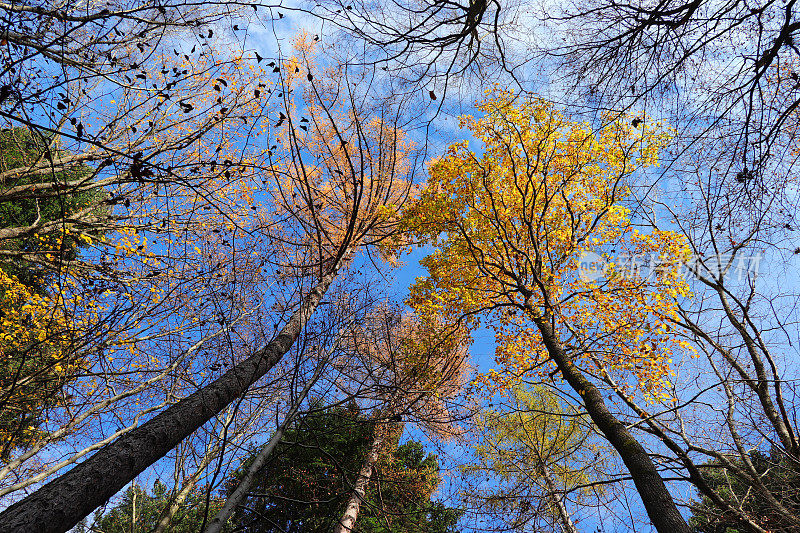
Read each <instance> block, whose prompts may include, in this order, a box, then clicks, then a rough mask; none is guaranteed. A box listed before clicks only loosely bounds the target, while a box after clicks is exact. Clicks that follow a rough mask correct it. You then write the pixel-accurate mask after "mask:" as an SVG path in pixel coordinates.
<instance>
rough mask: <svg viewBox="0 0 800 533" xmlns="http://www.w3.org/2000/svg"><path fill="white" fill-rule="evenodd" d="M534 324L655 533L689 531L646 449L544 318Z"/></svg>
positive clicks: (686, 532)
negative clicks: (630, 484)
mask: <svg viewBox="0 0 800 533" xmlns="http://www.w3.org/2000/svg"><path fill="white" fill-rule="evenodd" d="M534 321H535V323H536V326H537V327H538V329H539V331H540V333H541V335H542V341H543V342H544V345H545V347H546V348H547V353H548V354H549V355H550V357H551V358H552V359H553V361H554V362H555V364H556V365H557V366H558V369H559V371H560V372H561V375H562V376H564V379H565V380H566V381H567V383H568V384H569V385H570V386H571V387H572V388H573V389H574V390H575V392H577V393H578V394H579V395H580V397H581V398H582V399H583V404H584V407H586V411H587V412H588V413H589V416H590V417H591V418H592V421H593V422H594V423H595V425H596V426H597V427H598V429H600V431H601V432H602V433H603V435H604V436H605V437H606V439H608V442H609V443H611V445H612V446H613V447H614V449H615V450H617V453H619V455H620V457H621V458H622V461H623V462H624V463H625V466H626V467H627V468H628V472H629V473H630V475H631V478H633V483H634V485H636V490H637V491H638V492H639V496H640V497H641V498H642V503H644V507H645V510H646V511H647V516H648V517H649V518H650V521H651V522H652V524H653V526H654V527H655V528H656V531H658V532H659V533H689V525H688V524H687V523H686V520H684V519H683V516H681V513H680V512H679V511H678V507H677V506H676V505H675V501H674V500H673V499H672V495H671V494H670V493H669V490H667V486H666V485H665V484H664V480H663V479H661V476H660V475H659V473H658V470H657V469H656V466H655V464H654V463H653V460H652V459H651V458H650V455H649V454H648V453H647V450H645V449H644V447H643V446H642V445H641V444H640V443H639V441H637V440H636V438H635V437H634V436H633V435H632V434H631V433H630V431H628V429H627V428H626V427H625V424H623V423H622V422H620V420H619V419H618V418H616V417H615V416H614V415H613V414H612V413H611V411H609V410H608V407H607V406H606V404H605V402H604V401H603V395H602V393H601V392H600V390H598V388H597V387H595V386H594V384H593V383H592V382H591V381H589V380H588V379H587V378H586V377H585V376H584V375H583V374H582V373H581V371H580V370H579V369H578V368H577V367H576V366H575V364H574V363H573V362H572V360H571V359H570V357H569V356H568V355H567V353H566V352H565V351H564V348H563V346H562V345H561V341H560V340H559V339H558V338H557V336H556V334H555V331H554V330H553V327H552V326H551V325H550V323H549V322H548V321H547V320H546V319H544V318H537V319H535V320H534Z"/></svg>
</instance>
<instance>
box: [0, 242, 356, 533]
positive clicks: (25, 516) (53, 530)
mask: <svg viewBox="0 0 800 533" xmlns="http://www.w3.org/2000/svg"><path fill="white" fill-rule="evenodd" d="M348 256H349V253H347V252H346V253H344V254H342V256H341V257H340V258H339V259H338V261H337V262H336V264H335V265H334V268H332V269H331V271H330V272H329V273H328V274H327V275H325V276H324V277H323V278H322V279H321V280H320V281H319V282H318V283H317V285H316V286H315V287H314V289H313V290H312V291H311V292H310V294H308V296H307V297H306V298H305V299H304V301H303V302H302V304H301V305H300V308H299V309H298V310H297V311H295V313H294V314H293V315H292V316H291V318H290V319H289V322H288V323H287V324H286V325H285V326H284V327H283V328H282V329H281V331H280V332H279V334H278V335H277V336H276V337H275V338H274V339H272V340H271V341H270V342H269V343H268V344H267V345H266V346H264V347H263V348H261V349H259V350H258V351H256V352H255V353H254V354H253V355H251V356H250V357H248V358H247V359H245V360H244V361H242V362H241V363H239V364H238V365H236V366H235V367H233V368H231V369H230V370H229V371H228V372H226V373H225V374H223V375H222V376H221V377H220V378H219V379H217V380H216V381H214V382H212V383H210V384H208V385H206V386H205V387H203V388H202V389H200V390H198V391H197V392H195V393H194V394H192V395H190V396H187V397H186V398H184V399H183V400H181V401H179V402H178V403H176V404H175V405H173V406H171V407H169V408H168V409H166V410H164V411H163V412H161V413H159V414H158V415H157V416H155V417H153V418H152V419H151V420H149V421H148V422H146V423H145V424H143V425H142V426H141V427H139V428H138V429H135V430H133V431H131V432H130V433H127V434H126V435H125V436H123V437H121V438H120V439H118V440H116V441H114V442H113V443H111V444H109V445H107V446H106V447H104V448H102V449H101V450H99V451H98V452H97V453H96V454H94V455H93V456H92V457H91V458H90V459H88V460H86V461H84V462H83V463H81V464H80V465H78V466H76V467H75V468H73V469H72V470H70V471H69V472H67V473H65V474H63V475H62V476H60V477H58V478H56V479H54V480H53V481H51V482H50V483H47V484H46V485H44V486H43V487H41V488H40V489H39V490H37V491H36V492H34V493H33V494H31V495H29V496H28V497H26V498H24V499H23V500H21V501H19V502H17V503H15V504H14V505H12V506H10V507H9V508H8V509H6V510H5V511H3V512H2V513H0V531H1V532H8V533H64V532H66V531H68V530H70V529H71V528H72V527H73V526H75V525H76V524H77V523H78V522H79V521H80V520H81V519H82V518H84V517H86V516H88V515H89V513H91V512H92V511H93V510H95V509H96V508H97V507H99V506H100V505H102V504H103V503H105V502H106V501H108V499H109V498H111V497H112V496H113V495H114V494H116V493H117V492H118V491H119V490H120V489H122V488H123V487H124V486H125V485H126V484H128V483H129V482H130V481H131V480H132V479H133V478H134V477H136V476H137V475H138V474H140V473H141V472H143V471H144V470H145V469H146V468H148V467H149V466H150V465H152V464H153V463H155V462H156V461H158V460H159V459H161V458H162V457H164V456H165V455H166V454H167V453H168V452H169V451H170V450H171V449H172V448H174V447H175V446H177V445H178V443H180V442H181V441H182V440H183V439H185V438H186V437H187V436H189V435H190V434H192V433H193V432H194V431H196V430H197V429H198V428H199V427H200V426H202V425H203V424H205V423H206V422H208V421H209V420H210V419H211V418H212V417H213V416H215V415H217V414H218V413H220V412H221V411H222V410H223V409H224V408H225V407H226V406H227V405H228V404H230V403H231V402H232V401H233V400H235V399H236V398H238V397H239V396H241V395H242V394H244V393H245V392H246V391H247V389H248V388H249V387H250V386H251V385H252V384H253V383H255V382H256V381H257V380H258V379H259V378H261V377H262V376H263V375H264V374H266V373H267V372H268V371H269V370H270V369H271V368H272V367H273V366H275V364H277V363H278V362H279V361H280V360H281V358H282V357H283V355H284V354H285V353H286V352H288V351H289V349H290V348H291V347H292V344H294V341H295V340H296V339H297V337H298V336H299V335H300V332H301V331H302V329H303V327H304V326H305V324H306V322H307V321H308V319H309V318H310V317H311V315H312V314H313V313H314V310H315V309H316V308H317V305H319V302H320V300H321V299H322V297H323V296H324V294H325V292H326V291H327V290H328V287H329V286H330V284H331V282H332V281H333V279H334V277H335V276H336V273H337V272H338V270H339V268H340V267H341V265H342V264H343V263H344V261H345V260H346V258H347V257H348Z"/></svg>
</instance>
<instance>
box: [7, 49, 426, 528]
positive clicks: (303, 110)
mask: <svg viewBox="0 0 800 533" xmlns="http://www.w3.org/2000/svg"><path fill="white" fill-rule="evenodd" d="M299 48H300V49H301V50H303V49H304V48H303V42H302V39H301V42H300V43H299ZM301 68H302V69H303V70H302V71H301V70H300V69H301ZM276 69H277V71H278V72H280V73H288V74H286V75H285V76H284V75H283V74H281V75H282V76H283V77H282V78H281V80H282V83H281V85H280V88H279V89H278V91H279V92H278V96H277V98H279V99H281V102H282V104H283V105H282V107H281V108H280V109H281V111H280V112H279V113H278V117H277V122H275V123H273V120H272V119H270V120H267V117H266V116H251V117H245V118H249V119H250V120H253V121H256V124H253V123H252V122H250V123H249V127H250V128H251V130H252V132H253V133H252V134H253V135H261V136H262V137H261V138H260V139H263V140H269V136H270V135H271V134H274V131H275V130H280V133H279V134H278V135H277V138H275V137H272V140H273V142H275V144H272V145H270V144H269V142H266V143H265V144H266V146H265V147H264V149H263V150H261V151H257V150H254V151H253V152H250V153H248V157H246V158H242V160H240V161H233V160H229V161H224V160H223V161H221V162H220V161H218V160H217V159H215V160H213V161H211V162H210V163H204V164H205V167H209V168H211V171H212V172H216V171H219V169H220V168H223V169H224V173H225V176H226V177H231V176H236V175H239V176H241V175H242V174H244V175H246V176H248V177H252V179H253V180H254V181H255V180H256V179H258V180H259V181H261V183H262V184H263V185H264V186H263V187H259V190H258V194H260V195H261V196H260V198H258V199H256V198H253V199H254V200H259V203H261V202H263V204H265V205H268V206H269V210H268V211H269V213H270V216H268V217H267V216H265V217H262V218H259V219H258V220H257V221H255V222H252V221H251V222H248V224H249V225H248V227H247V228H245V229H246V230H247V236H248V238H249V239H252V240H254V241H257V242H255V243H252V242H249V243H248V246H249V247H250V251H251V256H254V255H256V254H257V253H259V252H260V251H261V250H259V249H257V248H256V246H258V245H259V244H260V245H261V246H266V248H267V250H266V252H267V255H266V258H265V262H262V263H261V265H262V266H264V265H265V263H267V262H268V263H270V264H271V266H272V267H273V272H275V277H274V278H273V279H274V280H275V281H276V282H278V283H279V284H280V283H285V282H286V280H290V279H294V280H296V281H298V284H299V285H300V286H299V287H298V289H297V292H295V293H293V294H292V295H291V297H290V298H291V299H290V300H289V301H287V302H285V303H286V305H282V306H279V305H277V304H276V306H273V309H278V307H282V309H281V310H283V311H289V312H288V313H287V315H288V314H291V316H288V317H281V318H278V319H276V322H278V323H281V324H282V325H283V327H281V328H278V327H277V326H276V330H275V331H274V334H273V335H272V337H271V339H270V340H268V341H267V342H264V343H263V344H260V345H255V346H246V347H244V348H243V351H246V352H247V355H246V356H245V357H243V358H242V360H241V361H240V362H239V363H237V364H236V365H234V366H232V367H231V368H230V369H229V370H227V371H226V372H224V373H222V374H221V375H220V377H219V378H217V379H216V380H214V381H213V382H211V383H208V384H205V385H204V386H202V387H200V388H198V390H197V391H196V392H194V393H192V394H190V395H188V396H187V397H185V398H184V399H182V400H181V401H179V402H177V403H175V404H174V405H172V406H171V407H169V408H168V409H165V410H163V411H162V412H161V413H159V414H158V415H157V416H155V417H153V418H152V419H150V420H149V421H147V422H146V423H144V424H142V425H140V426H139V427H137V428H136V429H134V430H132V431H130V432H128V433H126V434H125V435H124V436H122V437H121V438H119V439H117V440H116V441H114V442H113V443H111V444H109V445H107V446H105V447H104V448H103V449H102V450H101V451H99V452H98V453H96V454H95V455H94V456H92V457H91V459H89V460H87V461H84V462H83V463H82V464H80V465H78V466H77V467H75V468H73V469H72V470H71V471H69V472H68V473H66V474H64V475H62V476H61V477H59V478H58V479H55V480H53V481H52V482H50V483H48V484H47V485H45V486H43V487H42V488H40V489H39V490H38V491H36V492H35V493H33V494H31V495H30V496H28V497H27V498H25V499H23V500H22V501H19V502H17V503H16V504H14V505H12V506H10V507H9V508H8V509H6V510H5V511H4V512H3V513H2V518H0V521H2V522H3V524H4V526H6V525H7V526H8V527H9V528H11V529H13V530H15V531H66V530H68V529H69V528H71V527H73V526H74V525H75V524H76V523H77V522H78V521H79V520H80V519H81V518H83V517H84V516H86V515H87V514H89V513H90V512H91V511H92V510H94V509H95V508H96V507H97V506H99V505H100V504H101V503H103V502H104V501H106V500H107V499H108V498H109V497H111V496H112V495H113V494H115V493H116V492H117V491H118V490H119V489H121V488H122V487H123V486H124V485H125V484H126V483H128V482H129V481H130V480H131V479H133V478H134V477H135V476H136V475H138V474H139V473H140V472H142V471H144V470H145V469H146V468H148V467H149V466H150V465H152V464H153V463H154V462H155V461H157V460H159V459H160V458H162V457H163V456H164V455H166V454H167V453H168V452H169V451H170V450H171V449H172V448H174V447H175V446H176V445H177V444H178V443H180V442H181V441H182V440H183V439H185V438H186V437H187V436H188V435H191V434H192V433H193V432H194V431H196V430H197V429H198V428H199V427H201V426H202V425H203V424H205V423H206V422H208V421H209V420H210V419H211V418H212V417H214V416H216V415H217V414H219V413H220V412H221V411H222V410H223V409H225V407H226V406H228V405H229V404H230V403H231V402H233V401H234V400H236V399H237V398H239V397H240V396H242V395H243V394H244V393H245V392H247V390H248V388H249V387H250V386H251V385H252V384H253V383H255V382H256V381H258V380H259V379H260V378H261V377H262V376H264V374H266V373H267V372H268V371H269V370H270V369H272V368H273V367H274V366H275V365H276V364H278V363H279V362H280V361H281V359H282V357H283V356H284V355H285V354H286V352H287V351H288V350H289V349H290V348H291V346H292V345H293V343H294V341H295V340H296V339H297V338H298V336H299V335H300V333H301V331H302V330H303V328H304V326H305V324H306V323H307V322H308V320H309V319H310V317H311V315H312V314H313V313H314V311H315V309H316V308H317V306H318V305H319V303H320V302H321V300H322V298H323V297H324V295H325V293H326V291H327V289H328V287H329V286H330V285H331V283H332V282H333V280H334V278H335V277H336V275H337V273H338V272H339V271H340V269H342V267H343V266H344V265H345V264H346V263H347V262H348V261H349V259H350V258H351V257H352V255H353V253H354V252H355V251H356V250H357V249H358V248H359V247H361V246H364V245H369V244H373V243H375V242H378V241H381V240H382V239H385V238H386V237H387V236H389V235H391V233H392V232H393V231H394V228H395V226H396V221H395V220H394V213H395V212H396V211H397V209H398V208H399V206H401V205H402V203H403V201H404V199H405V197H406V195H407V194H408V191H409V186H410V182H411V179H410V178H411V174H412V173H413V172H414V169H415V165H414V162H413V153H414V148H413V146H412V145H411V144H410V143H409V142H408V141H406V140H405V136H404V135H403V133H402V132H401V131H400V130H399V128H398V127H397V126H396V122H395V121H396V117H397V116H398V114H397V109H396V106H385V107H381V106H368V105H367V103H368V102H370V100H371V97H369V96H366V95H363V94H355V93H354V92H353V85H352V81H351V80H349V79H348V73H347V72H346V70H342V69H340V70H338V71H333V72H326V73H321V72H320V71H319V70H318V69H317V68H316V67H315V66H313V64H312V63H311V62H310V61H308V60H307V59H305V57H304V56H303V57H302V58H301V59H298V58H292V59H290V60H288V61H282V62H281V64H280V65H279V67H276ZM298 73H302V77H300V76H298V75H297V74H298ZM323 74H324V75H325V76H326V77H327V78H329V79H330V81H325V80H323ZM333 78H335V79H333ZM306 79H307V80H308V83H306V82H305V80H306ZM229 85H230V83H229ZM223 87H224V84H223V83H222V82H220V83H219V85H218V86H217V87H214V88H213V90H214V91H215V92H224V90H225V89H224V88H223ZM250 90H252V92H250ZM262 90H267V88H266V87H262V86H260V85H255V86H252V87H249V89H248V91H247V93H246V94H247V96H243V97H244V98H249V95H250V94H253V95H256V97H257V96H258V94H259V93H261V91H262ZM272 92H273V93H274V92H277V91H272ZM293 99H295V100H293ZM185 105H186V104H184V106H183V110H184V114H191V112H192V110H194V109H195V107H193V106H192V108H191V109H190V108H189V107H185ZM187 110H188V111H187ZM220 112H221V113H225V112H227V109H226V110H225V111H222V110H221V109H220ZM242 122H243V123H245V124H248V121H247V120H243V121H242ZM234 144H235V143H234ZM224 145H225V139H222V140H221V141H220V146H221V147H222V149H223V150H224V148H225V147H224ZM245 159H246V160H245ZM205 167H204V168H205ZM201 193H206V191H201ZM200 196H201V197H202V194H201V195H200ZM221 200H224V198H223V199H221ZM257 208H258V206H257V205H255V202H254V204H253V205H251V209H257ZM226 214H227V213H226ZM221 222H222V223H223V224H225V222H226V221H225V220H222V221H221ZM236 222H238V221H236ZM223 227H225V226H224V225H223ZM232 229H233V228H232ZM232 229H231V231H232ZM214 230H218V231H221V230H220V228H218V227H214ZM207 234H208V235H209V240H208V241H206V242H207V244H208V246H209V247H212V246H213V245H214V244H215V241H214V237H213V235H218V234H217V233H216V232H214V231H213V230H211V231H209V232H208V233H207ZM195 242H198V241H195ZM200 242H201V243H202V242H203V241H200ZM171 243H172V241H170V244H171ZM220 244H222V245H223V246H224V245H225V242H224V241H222V242H221V243H220ZM228 244H230V243H228ZM203 246H204V247H205V246H206V244H205V243H204V244H203ZM194 248H195V252H196V253H197V254H198V256H203V255H204V252H203V250H201V249H200V247H199V245H195V247H194ZM264 268H265V269H266V267H264ZM186 295H187V296H189V295H190V294H189V293H186ZM199 303H200V302H196V304H199ZM279 303H280V302H279ZM67 487H69V488H67ZM67 495H69V502H67V501H66V500H64V498H67Z"/></svg>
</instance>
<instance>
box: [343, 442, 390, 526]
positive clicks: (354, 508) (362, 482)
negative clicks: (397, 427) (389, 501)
mask: <svg viewBox="0 0 800 533" xmlns="http://www.w3.org/2000/svg"><path fill="white" fill-rule="evenodd" d="M386 433H387V432H386V428H382V427H376V428H375V436H374V437H373V439H372V446H371V447H370V450H369V455H367V458H366V459H364V463H363V464H362V465H361V470H360V471H359V473H358V478H356V483H355V485H354V486H353V492H352V494H351V495H350V499H349V500H348V502H347V507H346V508H345V510H344V514H343V515H342V518H341V519H340V520H339V522H338V523H337V524H336V525H335V526H334V527H333V533H351V532H352V531H353V528H355V527H356V520H357V519H358V512H359V511H360V510H361V502H363V501H364V494H365V493H366V492H367V484H369V480H370V478H371V477H372V470H373V469H374V468H375V463H377V462H378V454H379V453H380V451H381V448H382V447H383V441H384V439H385V438H386Z"/></svg>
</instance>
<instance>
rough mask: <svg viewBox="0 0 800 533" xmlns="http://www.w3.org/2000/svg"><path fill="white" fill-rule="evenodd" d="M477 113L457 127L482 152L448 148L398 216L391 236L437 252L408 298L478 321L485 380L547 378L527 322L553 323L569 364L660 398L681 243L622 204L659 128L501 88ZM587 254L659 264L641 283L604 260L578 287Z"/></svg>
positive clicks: (653, 150)
mask: <svg viewBox="0 0 800 533" xmlns="http://www.w3.org/2000/svg"><path fill="white" fill-rule="evenodd" d="M478 107H479V109H480V110H481V111H483V112H484V116H483V117H482V118H480V119H475V118H473V117H462V119H461V124H462V126H464V127H466V128H467V129H468V130H469V131H470V132H471V133H472V135H473V136H474V137H475V138H476V139H478V140H479V141H480V142H481V143H482V144H483V146H484V151H483V153H482V154H480V155H478V154H476V153H475V152H473V151H471V150H469V148H468V147H467V143H466V142H462V143H458V144H455V145H453V146H451V147H450V148H449V150H448V151H447V153H446V154H445V155H444V156H443V157H441V158H439V159H437V160H435V161H434V162H433V163H432V164H431V165H430V168H429V174H430V177H429V180H428V184H427V186H426V188H425V189H424V190H423V192H422V193H421V196H420V199H419V201H418V202H417V203H416V204H415V205H413V206H412V207H410V208H409V209H407V210H406V211H405V212H404V215H403V222H402V224H403V229H405V230H406V231H407V232H409V233H410V234H411V235H412V237H413V238H415V239H416V240H418V241H422V242H424V243H429V244H433V245H435V246H437V248H436V249H435V250H434V251H433V253H431V254H430V255H428V256H427V257H426V258H424V259H423V260H422V264H423V266H425V267H426V268H427V270H428V272H429V276H428V277H425V278H420V279H418V280H417V282H416V284H415V285H414V286H413V287H412V290H411V295H410V297H409V304H410V305H411V306H412V307H414V308H415V309H416V311H417V312H418V313H419V314H421V315H433V316H440V317H442V318H443V319H444V321H445V322H450V323H452V322H455V321H458V320H461V321H463V322H464V323H466V324H468V325H470V327H477V325H478V323H479V320H480V319H481V318H482V317H486V318H488V319H489V320H488V322H489V324H490V325H491V326H492V327H493V328H494V329H495V332H496V334H497V339H498V346H499V347H498V353H497V358H498V361H499V363H501V365H503V367H504V368H503V369H502V371H501V372H500V373H494V374H493V375H491V376H488V377H487V376H484V381H485V382H486V383H487V384H488V383H490V382H495V383H498V382H502V381H503V379H502V376H503V375H505V376H506V377H508V378H510V379H518V377H519V376H520V375H521V374H522V373H525V372H530V371H534V370H535V371H539V372H541V373H542V374H544V373H545V372H546V371H548V370H549V369H548V368H546V365H544V364H543V363H544V361H546V359H547V357H546V350H545V348H544V346H543V345H542V343H541V340H540V337H539V335H538V331H537V328H536V326H535V323H536V321H537V320H552V322H553V323H554V324H555V327H556V332H557V334H558V335H559V336H560V337H561V338H562V339H563V341H564V342H565V345H566V346H567V347H568V348H570V351H571V353H572V354H573V356H574V357H575V359H576V360H581V361H583V362H584V363H588V364H593V365H596V366H598V367H602V368H603V369H604V370H606V371H611V372H615V371H623V370H624V371H626V372H633V374H634V375H635V376H636V382H637V385H638V386H639V388H640V389H642V390H644V391H646V392H647V393H648V394H650V395H659V394H661V391H662V389H663V386H664V385H665V384H666V376H667V375H668V374H669V361H670V356H671V353H672V350H673V349H674V348H675V346H679V340H678V339H677V338H675V336H673V335H671V332H670V327H669V320H670V319H671V318H672V317H674V316H675V312H676V300H677V298H679V297H681V296H686V295H688V287H687V285H686V283H685V282H684V280H683V278H682V277H681V275H680V274H681V271H682V262H683V261H685V260H686V259H688V256H689V248H688V245H687V244H686V242H685V240H684V239H683V238H681V237H680V236H679V235H678V234H675V233H673V232H670V231H655V232H653V233H651V234H643V233H640V232H639V231H637V230H636V229H635V228H634V227H633V224H632V222H631V218H630V217H631V213H630V210H629V209H628V208H627V207H626V205H625V201H626V199H628V197H629V190H628V188H627V186H626V181H627V179H628V178H629V177H630V175H631V174H632V173H633V172H635V171H637V170H638V169H639V168H645V167H648V166H652V165H657V163H658V152H659V150H660V149H661V148H662V147H663V146H664V145H665V144H666V142H668V140H669V131H668V130H667V129H666V128H662V127H661V126H660V125H658V124H648V123H647V121H641V120H640V121H639V122H641V124H640V125H639V127H634V126H633V125H632V124H631V121H630V118H627V119H626V118H625V117H622V118H621V119H614V118H613V117H612V116H610V115H609V116H606V117H603V123H604V126H603V127H601V128H599V129H597V130H595V129H593V128H592V127H591V126H590V125H589V124H588V123H583V122H575V121H571V120H569V119H568V118H566V117H565V116H564V115H562V114H561V113H560V112H559V111H558V110H556V109H554V108H553V107H552V106H551V105H550V104H548V103H547V102H545V101H543V100H540V99H528V100H521V101H519V102H515V98H514V95H513V94H511V93H509V92H504V91H497V92H495V93H494V94H492V95H491V97H489V98H488V99H487V100H486V101H484V102H483V103H481V104H479V106H478ZM587 252H591V253H594V254H597V255H598V256H601V257H603V258H605V259H606V260H609V261H611V262H613V261H614V259H615V258H617V257H642V256H643V255H647V256H648V257H657V258H658V261H657V264H658V268H657V269H656V272H655V273H653V275H650V276H642V275H640V274H638V273H635V272H625V271H622V270H620V269H618V270H615V269H614V267H613V266H611V267H609V268H608V269H607V270H606V272H605V275H604V276H603V277H601V278H598V279H584V278H583V277H582V276H580V275H579V261H580V259H581V256H582V254H584V253H587ZM623 375H624V374H623ZM624 376H625V377H627V375H624Z"/></svg>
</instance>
